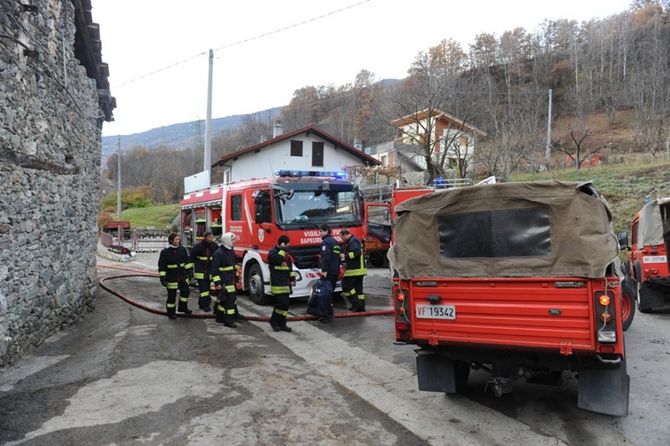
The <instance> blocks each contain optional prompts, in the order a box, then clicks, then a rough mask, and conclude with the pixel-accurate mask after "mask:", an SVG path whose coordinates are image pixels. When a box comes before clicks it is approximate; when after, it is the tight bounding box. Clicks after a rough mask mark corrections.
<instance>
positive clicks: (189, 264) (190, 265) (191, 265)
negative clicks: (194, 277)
mask: <svg viewBox="0 0 670 446" xmlns="http://www.w3.org/2000/svg"><path fill="white" fill-rule="evenodd" d="M194 266H195V265H194V264H193V263H186V264H184V268H185V269H190V268H193V267H194Z"/></svg>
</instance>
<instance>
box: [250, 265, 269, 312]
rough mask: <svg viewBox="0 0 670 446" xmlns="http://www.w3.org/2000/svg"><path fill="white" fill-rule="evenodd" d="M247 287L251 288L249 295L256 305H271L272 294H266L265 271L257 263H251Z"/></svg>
mask: <svg viewBox="0 0 670 446" xmlns="http://www.w3.org/2000/svg"><path fill="white" fill-rule="evenodd" d="M247 289H248V290H249V297H250V298H251V300H252V301H253V302H254V303H255V304H256V305H269V304H270V303H272V296H268V295H267V294H265V282H264V281H263V271H262V270H261V267H260V265H259V264H257V263H254V264H253V265H251V268H249V276H248V278H247Z"/></svg>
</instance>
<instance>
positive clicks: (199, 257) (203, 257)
mask: <svg viewBox="0 0 670 446" xmlns="http://www.w3.org/2000/svg"><path fill="white" fill-rule="evenodd" d="M208 258H209V257H207V256H198V257H197V259H198V260H203V261H204V260H207V259H208Z"/></svg>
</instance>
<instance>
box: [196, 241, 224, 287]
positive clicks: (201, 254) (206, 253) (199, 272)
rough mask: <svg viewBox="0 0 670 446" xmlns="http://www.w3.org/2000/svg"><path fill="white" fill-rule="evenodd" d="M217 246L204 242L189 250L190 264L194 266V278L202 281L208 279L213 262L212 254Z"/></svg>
mask: <svg viewBox="0 0 670 446" xmlns="http://www.w3.org/2000/svg"><path fill="white" fill-rule="evenodd" d="M218 247H219V246H218V245H217V244H216V243H214V242H207V241H205V240H203V241H201V242H200V243H198V244H196V245H195V246H194V247H193V249H192V250H191V263H193V264H194V265H195V278H196V279H198V280H202V279H204V278H205V277H210V276H208V275H209V270H210V269H211V266H212V260H214V253H215V252H216V249H217V248H218Z"/></svg>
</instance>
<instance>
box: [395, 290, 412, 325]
mask: <svg viewBox="0 0 670 446" xmlns="http://www.w3.org/2000/svg"><path fill="white" fill-rule="evenodd" d="M393 296H394V299H393V302H394V307H395V329H396V332H400V331H409V327H410V321H409V312H408V310H407V309H408V308H409V290H407V289H405V288H401V287H399V286H395V287H393Z"/></svg>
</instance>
